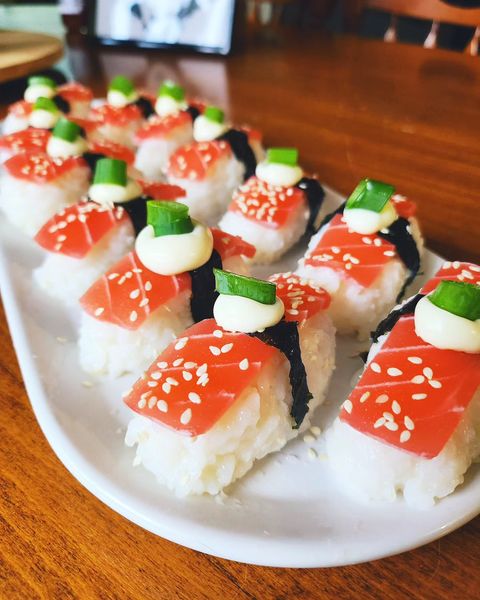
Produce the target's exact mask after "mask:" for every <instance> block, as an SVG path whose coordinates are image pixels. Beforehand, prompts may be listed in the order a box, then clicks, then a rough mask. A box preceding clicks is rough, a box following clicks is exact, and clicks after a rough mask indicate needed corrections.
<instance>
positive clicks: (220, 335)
mask: <svg viewBox="0 0 480 600" xmlns="http://www.w3.org/2000/svg"><path fill="white" fill-rule="evenodd" d="M213 335H214V336H215V337H216V338H221V337H223V331H220V329H215V331H214V332H213Z"/></svg>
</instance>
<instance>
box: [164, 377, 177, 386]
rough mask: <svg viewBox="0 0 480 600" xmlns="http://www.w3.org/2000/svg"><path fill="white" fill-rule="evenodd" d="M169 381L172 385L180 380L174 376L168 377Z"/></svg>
mask: <svg viewBox="0 0 480 600" xmlns="http://www.w3.org/2000/svg"><path fill="white" fill-rule="evenodd" d="M167 383H169V384H170V385H178V381H177V380H176V379H174V378H173V377H167Z"/></svg>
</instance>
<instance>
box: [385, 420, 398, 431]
mask: <svg viewBox="0 0 480 600" xmlns="http://www.w3.org/2000/svg"><path fill="white" fill-rule="evenodd" d="M385 427H386V428H387V429H388V430H389V431H397V429H398V424H397V423H394V422H393V421H387V422H386V423H385Z"/></svg>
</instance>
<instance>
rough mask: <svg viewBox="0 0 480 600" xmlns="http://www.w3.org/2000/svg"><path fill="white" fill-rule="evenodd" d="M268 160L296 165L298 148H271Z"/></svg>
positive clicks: (290, 165) (291, 165) (268, 152)
mask: <svg viewBox="0 0 480 600" xmlns="http://www.w3.org/2000/svg"><path fill="white" fill-rule="evenodd" d="M267 162H269V163H278V164H281V165H288V166H289V167H296V166H297V164H298V150H297V149H296V148H269V149H268V150H267Z"/></svg>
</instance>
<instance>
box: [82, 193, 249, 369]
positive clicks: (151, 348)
mask: <svg viewBox="0 0 480 600" xmlns="http://www.w3.org/2000/svg"><path fill="white" fill-rule="evenodd" d="M147 211H148V225H147V226H146V227H145V228H144V229H143V230H142V231H141V232H140V233H139V235H138V237H137V240H136V243H135V252H131V253H130V254H128V255H127V256H126V257H124V258H123V259H122V260H120V261H119V262H118V263H116V264H115V265H113V266H112V267H111V268H110V269H109V270H108V271H107V272H106V273H105V274H104V275H103V276H102V277H101V278H100V279H99V280H98V281H96V282H95V283H94V284H93V285H92V286H91V287H90V289H89V290H88V291H87V292H86V293H85V294H84V296H83V297H82V298H81V300H80V304H81V306H82V308H83V314H82V326H81V330H80V337H79V349H80V364H81V366H82V368H83V369H84V370H85V371H87V372H89V373H101V374H108V375H110V376H112V377H116V376H118V375H121V374H122V373H124V372H129V371H130V372H139V371H142V370H143V369H145V368H146V367H147V366H148V365H149V364H150V362H151V361H152V359H153V358H154V357H155V356H156V355H157V354H158V353H159V352H160V351H161V350H163V348H165V346H167V345H168V344H169V343H170V342H171V341H172V340H173V339H174V338H175V336H176V335H178V334H179V333H181V332H182V331H183V330H184V329H185V328H186V327H188V326H189V325H191V324H192V322H195V321H199V320H201V319H204V318H206V317H209V316H212V311H213V303H214V300H215V297H216V295H215V290H214V287H215V285H214V280H213V273H212V268H213V267H214V266H217V267H220V266H222V265H224V266H226V267H228V268H235V269H238V270H240V271H241V272H245V271H246V270H247V269H248V264H247V261H248V258H250V257H251V256H253V254H254V252H255V249H254V248H253V247H252V246H250V245H249V244H246V243H245V242H243V241H242V240H241V239H239V238H234V237H232V236H229V235H225V234H223V233H222V232H219V231H218V230H217V231H215V230H210V229H209V228H208V227H205V226H203V225H201V224H200V223H198V222H196V221H192V220H191V218H190V217H189V215H188V208H187V207H186V206H185V205H184V204H181V203H179V202H175V203H173V202H165V201H163V202H148V203H147Z"/></svg>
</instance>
